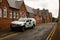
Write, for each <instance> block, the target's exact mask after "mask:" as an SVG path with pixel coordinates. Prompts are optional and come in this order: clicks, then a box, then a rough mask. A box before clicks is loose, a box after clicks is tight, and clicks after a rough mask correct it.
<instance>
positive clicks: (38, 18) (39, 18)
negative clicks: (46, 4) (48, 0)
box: [33, 9, 42, 24]
mask: <svg viewBox="0 0 60 40" xmlns="http://www.w3.org/2000/svg"><path fill="white" fill-rule="evenodd" d="M33 11H34V15H33V18H35V19H36V22H37V24H39V23H42V15H41V14H40V12H39V9H33Z"/></svg>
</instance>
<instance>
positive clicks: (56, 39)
mask: <svg viewBox="0 0 60 40" xmlns="http://www.w3.org/2000/svg"><path fill="white" fill-rule="evenodd" d="M52 40H60V23H59V22H58V23H57V28H56V31H55V33H54V35H53V37H52Z"/></svg>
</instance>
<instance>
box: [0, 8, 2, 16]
mask: <svg viewBox="0 0 60 40" xmlns="http://www.w3.org/2000/svg"><path fill="white" fill-rule="evenodd" d="M0 17H2V9H1V8H0Z"/></svg>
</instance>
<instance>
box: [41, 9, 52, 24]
mask: <svg viewBox="0 0 60 40" xmlns="http://www.w3.org/2000/svg"><path fill="white" fill-rule="evenodd" d="M40 14H41V16H42V18H43V20H42V22H43V23H49V22H52V13H51V12H49V11H48V9H43V10H40Z"/></svg>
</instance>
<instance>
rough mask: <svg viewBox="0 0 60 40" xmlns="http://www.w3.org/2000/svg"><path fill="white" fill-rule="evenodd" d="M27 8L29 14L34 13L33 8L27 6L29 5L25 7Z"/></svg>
mask: <svg viewBox="0 0 60 40" xmlns="http://www.w3.org/2000/svg"><path fill="white" fill-rule="evenodd" d="M25 6H26V9H27V12H29V13H34V12H33V8H31V7H29V6H27V5H25Z"/></svg>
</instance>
